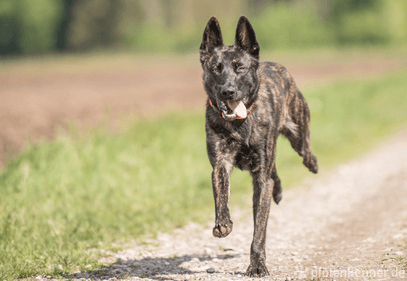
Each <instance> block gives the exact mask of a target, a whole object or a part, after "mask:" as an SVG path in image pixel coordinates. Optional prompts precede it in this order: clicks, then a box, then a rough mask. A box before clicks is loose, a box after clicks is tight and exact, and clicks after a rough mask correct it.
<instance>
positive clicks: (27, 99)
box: [0, 0, 407, 280]
mask: <svg viewBox="0 0 407 281" xmlns="http://www.w3.org/2000/svg"><path fill="white" fill-rule="evenodd" d="M242 14H244V15H246V16H247V17H248V18H249V20H250V22H251V23H252V25H253V27H254V30H255V32H256V35H257V40H258V42H259V44H260V46H261V52H260V59H261V60H262V61H275V62H278V63H281V64H283V65H284V66H286V67H287V69H288V70H289V72H290V73H291V74H292V75H293V77H294V80H295V81H296V84H297V85H298V86H299V88H300V89H301V91H302V92H303V94H304V96H305V98H306V100H307V102H308V104H309V107H310V110H311V143H312V146H313V152H314V153H315V155H316V156H317V157H318V164H319V166H320V171H321V173H320V174H318V175H317V176H316V177H319V176H321V174H322V175H323V173H327V172H328V171H329V170H330V169H333V167H335V166H338V165H340V164H341V163H344V162H346V161H349V160H350V159H353V158H355V157H358V156H360V155H362V154H363V153H367V152H368V151H369V149H372V148H374V147H375V146H376V145H377V143H379V142H380V141H383V139H384V138H386V137H388V136H389V135H391V133H392V132H395V131H397V130H401V129H402V128H405V126H406V124H407V111H406V108H407V99H406V96H407V95H406V94H407V93H406V89H407V71H406V70H407V69H406V65H407V48H406V46H407V1H406V0H223V1H219V0H178V1H176V0H0V280H16V279H18V278H27V277H29V278H31V277H33V276H36V275H42V276H47V275H50V276H53V277H61V276H65V277H66V276H67V275H66V274H68V273H72V272H76V271H77V270H78V268H79V269H80V270H81V271H83V272H85V271H89V270H92V269H96V268H100V263H99V262H98V260H99V258H100V257H101V256H102V255H103V253H102V252H100V253H99V254H98V252H97V251H96V252H95V251H93V250H92V251H89V249H91V248H92V249H99V250H101V249H103V250H105V249H107V250H111V251H118V250H119V249H120V247H116V246H117V245H118V246H120V245H124V244H126V243H129V241H136V242H140V241H142V239H144V238H145V237H151V236H153V235H154V234H155V233H157V232H165V231H170V230H172V229H174V228H175V227H180V226H183V225H185V224H186V223H188V222H190V221H194V222H202V223H206V222H207V221H208V220H209V219H210V218H211V216H210V214H211V212H213V196H212V187H211V177H210V174H211V166H210V164H209V161H208V158H207V155H206V149H205V129H204V128H205V114H204V110H205V102H206V99H207V96H206V94H205V92H204V89H203V86H202V69H201V66H200V63H199V54H198V48H199V46H200V43H201V39H202V33H203V30H204V28H205V26H206V23H207V21H208V19H209V18H210V17H211V16H216V17H217V18H218V20H219V22H220V25H221V28H222V33H223V38H224V42H225V44H233V41H234V33H235V30H236V24H237V21H238V19H239V17H240V16H241V15H242ZM280 144H281V145H280ZM400 153H402V152H400ZM301 162H302V161H301V159H300V158H299V156H298V155H297V154H296V153H295V152H294V151H293V150H292V149H291V147H290V145H289V143H288V141H286V140H285V139H284V138H279V142H278V157H277V166H278V171H279V175H280V178H281V180H282V182H283V187H284V188H289V187H291V186H295V185H296V184H298V183H300V182H302V181H303V180H304V178H305V177H309V176H310V174H309V172H308V171H307V170H306V169H305V168H304V167H303V165H302V164H301ZM293 171H295V173H293ZM314 178H315V176H313V179H314ZM231 182H232V194H233V195H232V197H233V199H232V202H231V206H232V209H233V208H235V206H245V209H246V210H250V207H248V206H249V205H250V202H249V201H250V198H251V194H252V188H251V185H250V182H251V179H250V176H249V174H248V173H243V172H239V171H235V172H234V173H233V174H232V180H231ZM31 279H32V278H31Z"/></svg>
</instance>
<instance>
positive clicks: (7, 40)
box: [0, 0, 407, 54]
mask: <svg viewBox="0 0 407 281" xmlns="http://www.w3.org/2000/svg"><path fill="white" fill-rule="evenodd" d="M242 14H245V15H247V16H249V18H250V20H251V22H252V23H253V25H254V28H255V30H256V33H257V36H258V39H259V42H260V45H261V46H262V49H263V50H265V49H271V48H307V47H318V46H343V45H351V46H355V45H368V44H369V45H384V44H387V45H389V44H405V43H407V1H405V0H343V1H342V0H331V1H326V0H303V1H256V0H234V1H232V0H224V1H221V2H220V1H215V0H205V1H198V0H177V1H175V0H169V1H164V0H151V1H142V0H88V1H75V0H38V1H32V0H1V1H0V26H1V28H0V54H8V53H16V52H17V53H44V52H49V51H52V50H56V49H58V50H70V51H88V50H92V49H100V48H104V49H112V48H116V49H127V50H128V49H130V50H135V51H138V52H186V51H192V50H196V49H197V48H198V46H199V43H200V40H201V36H202V32H203V29H204V27H205V24H206V22H207V20H208V19H209V18H210V17H211V16H213V15H215V16H217V17H218V18H219V20H220V22H221V26H222V29H223V31H224V32H226V34H232V33H233V31H234V30H235V27H236V22H237V19H238V17H239V16H240V15H242ZM228 38H231V39H230V41H228V40H225V41H226V42H230V44H231V43H232V42H233V35H231V36H229V35H228V36H226V38H225V39H228Z"/></svg>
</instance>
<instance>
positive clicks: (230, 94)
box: [220, 88, 235, 99]
mask: <svg viewBox="0 0 407 281" xmlns="http://www.w3.org/2000/svg"><path fill="white" fill-rule="evenodd" d="M220 94H221V96H222V98H224V99H230V98H232V97H233V96H234V95H235V91H234V90H233V89H231V88H228V89H225V90H222V91H221V92H220Z"/></svg>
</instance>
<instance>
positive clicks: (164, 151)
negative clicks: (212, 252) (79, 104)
mask: <svg viewBox="0 0 407 281" xmlns="http://www.w3.org/2000/svg"><path fill="white" fill-rule="evenodd" d="M406 89H407V72H403V73H398V74H392V75H389V76H386V77H383V78H380V79H375V80H364V81H351V82H349V81H343V82H336V83H334V84H329V85H325V86H322V87H319V88H316V89H308V90H305V91H304V94H305V96H306V98H307V100H308V102H309V105H310V107H311V111H312V112H311V114H312V115H311V116H312V120H311V127H312V128H311V142H312V147H313V151H314V153H315V154H316V155H317V156H318V159H319V166H320V170H321V171H322V172H324V171H327V170H328V169H329V168H330V167H333V165H335V164H338V163H340V162H342V161H344V160H347V159H350V158H352V157H355V156H356V155H360V154H361V153H365V152H366V151H368V149H370V148H371V147H373V146H374V145H375V144H377V142H378V141H380V140H383V139H384V138H385V137H386V136H387V134H388V133H389V132H393V131H394V130H395V129H397V128H400V126H402V125H403V124H405V123H406V121H407V110H406V108H407V99H406V98H405V95H406ZM278 146H279V148H278V156H277V165H278V166H277V167H278V171H279V174H280V177H281V179H282V183H283V186H284V187H288V186H292V185H293V184H295V183H298V182H299V181H300V180H301V179H303V177H304V176H305V175H309V173H308V172H307V170H306V169H305V167H303V166H302V165H301V162H302V161H301V160H302V159H300V158H299V156H298V155H296V153H295V152H294V151H292V149H291V148H290V147H289V145H288V142H287V141H285V140H280V141H279V144H278ZM210 173H211V167H210V165H209V161H208V159H207V156H206V148H205V132H204V113H203V112H198V113H192V112H190V113H185V114H181V113H172V114H168V115H166V116H164V117H160V118H155V119H152V120H144V119H143V120H135V121H134V123H133V124H131V125H128V126H126V128H125V129H123V130H122V131H120V132H118V133H111V132H109V130H107V129H104V128H99V129H98V130H95V131H94V132H92V133H89V134H88V135H86V136H80V135H79V134H76V133H75V132H71V133H69V134H65V135H63V134H61V135H60V136H59V137H58V138H56V139H55V140H54V141H52V142H43V143H40V144H38V145H36V146H31V147H27V148H26V149H25V150H24V151H23V152H22V153H21V154H20V155H19V156H18V157H17V158H16V159H14V161H12V162H11V163H9V164H8V166H7V167H6V168H5V169H4V170H3V171H2V173H1V174H0V280H3V279H16V278H24V277H30V276H34V275H36V274H47V275H48V274H49V275H52V276H55V277H58V276H62V275H63V274H64V273H67V272H72V271H74V270H76V269H77V268H80V269H81V270H90V269H92V268H95V267H97V266H98V263H97V259H98V256H99V253H98V251H97V250H96V251H89V249H92V248H94V249H102V248H104V249H106V248H107V249H109V248H110V249H112V246H111V243H112V242H114V243H115V245H120V244H124V243H126V242H129V241H131V240H133V239H136V240H138V241H140V239H143V237H145V236H151V235H154V233H156V232H157V231H168V230H171V229H173V228H174V227H177V226H182V225H184V224H185V223H186V222H188V221H191V220H194V221H198V222H204V221H207V220H210V219H212V218H211V217H210V214H211V213H212V212H213V199H212V190H211V183H210ZM310 176H311V175H310ZM314 177H315V176H314ZM250 197H251V180H250V179H249V176H248V174H247V173H243V172H240V171H235V172H234V173H233V177H232V204H236V203H242V202H246V201H247V200H248V198H250ZM88 264H91V267H86V268H85V266H86V265H88ZM59 265H62V270H61V267H60V266H59ZM58 266H59V267H58Z"/></svg>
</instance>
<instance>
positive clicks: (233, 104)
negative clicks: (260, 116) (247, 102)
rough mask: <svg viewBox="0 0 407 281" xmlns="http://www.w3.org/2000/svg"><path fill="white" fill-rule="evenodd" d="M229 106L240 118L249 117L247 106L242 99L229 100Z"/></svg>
mask: <svg viewBox="0 0 407 281" xmlns="http://www.w3.org/2000/svg"><path fill="white" fill-rule="evenodd" d="M227 104H228V106H229V108H230V109H231V110H232V111H233V113H235V114H236V115H237V116H239V117H240V118H243V119H244V118H246V117H247V111H246V106H244V103H243V102H242V101H227Z"/></svg>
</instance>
